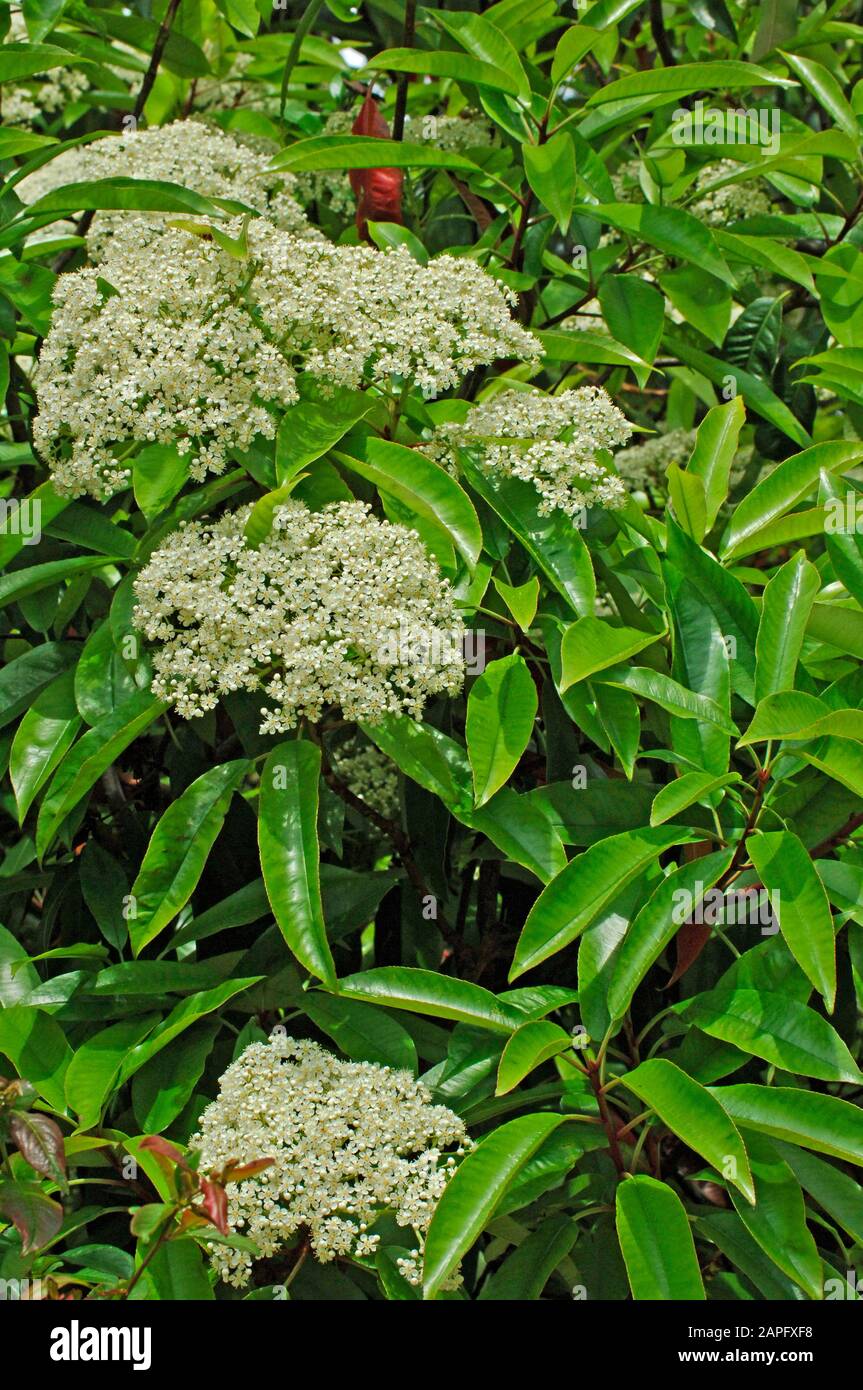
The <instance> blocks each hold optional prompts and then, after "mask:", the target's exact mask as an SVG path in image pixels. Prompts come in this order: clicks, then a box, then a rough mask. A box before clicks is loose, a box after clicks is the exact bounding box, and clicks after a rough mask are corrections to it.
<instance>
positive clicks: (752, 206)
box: [690, 159, 771, 227]
mask: <svg viewBox="0 0 863 1390" xmlns="http://www.w3.org/2000/svg"><path fill="white" fill-rule="evenodd" d="M740 167H741V166H740V165H739V164H737V163H735V161H734V160H733V159H721V160H719V162H718V163H717V164H709V165H707V166H706V167H705V168H704V169H702V170H701V172H700V173H699V175H698V178H697V179H696V180H695V187H696V190H699V191H700V190H701V189H702V188H703V187H704V185H705V184H708V183H712V182H713V181H714V179H719V178H725V177H727V175H729V174H736V173H738V172H739V171H740ZM770 206H771V204H770V198H769V197H768V195H767V192H766V190H765V187H764V183H763V181H762V180H761V179H755V180H751V181H749V182H746V183H727V184H725V185H724V187H722V188H713V189H711V190H709V191H708V192H707V193H704V194H702V196H701V197H700V198H699V199H698V200H697V202H695V203H693V205H692V207H691V208H690V211H691V212H692V213H693V215H694V216H695V217H697V218H699V220H700V221H702V222H705V223H706V224H707V226H708V227H726V226H727V225H728V224H729V223H730V222H740V221H741V220H742V219H743V218H744V217H757V216H759V215H760V214H761V213H765V212H769V211H770Z"/></svg>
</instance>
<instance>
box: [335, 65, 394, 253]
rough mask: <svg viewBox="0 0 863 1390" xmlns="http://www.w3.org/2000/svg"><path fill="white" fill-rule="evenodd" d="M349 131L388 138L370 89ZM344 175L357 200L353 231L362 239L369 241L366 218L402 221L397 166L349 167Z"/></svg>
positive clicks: (379, 138)
mask: <svg viewBox="0 0 863 1390" xmlns="http://www.w3.org/2000/svg"><path fill="white" fill-rule="evenodd" d="M351 133H352V134H353V135H370V136H373V137H374V138H375V139H378V140H389V139H390V131H389V126H388V125H387V123H386V121H385V120H384V118H383V116H382V115H381V113H380V111H379V110H378V104H377V102H376V101H375V99H374V97H373V96H372V94H371V92H369V93H368V95H367V96H366V99H365V101H364V102H363V104H362V106H361V107H360V111H359V115H358V116H357V119H356V120H355V121H354V124H353V126H352V128H351ZM348 175H349V177H350V180H351V188H352V189H353V190H354V196H355V197H356V200H357V231H358V233H359V235H360V237H361V238H363V240H365V241H368V240H369V235H368V223H369V222H370V221H371V222H399V223H400V222H402V220H403V219H402V171H401V169H349V170H348Z"/></svg>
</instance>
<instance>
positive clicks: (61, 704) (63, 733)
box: [7, 668, 81, 822]
mask: <svg viewBox="0 0 863 1390" xmlns="http://www.w3.org/2000/svg"><path fill="white" fill-rule="evenodd" d="M7 669H8V668H7ZM80 726H81V719H80V717H79V715H78V711H77V709H76V707H75V693H74V674H73V672H72V671H69V670H67V671H65V672H64V673H63V675H61V676H58V677H57V679H56V680H54V681H52V682H51V684H50V685H49V686H47V687H46V689H45V690H43V691H42V693H41V695H39V696H38V698H37V699H36V700H35V701H34V702H33V704H32V705H31V707H30V709H28V711H27V713H26V714H25V715H24V718H23V719H22V720H21V723H20V724H19V725H18V728H17V730H16V732H15V737H14V739H13V740H12V747H11V749H10V753H9V778H10V781H11V783H12V786H13V788H14V790H15V800H16V801H17V803H18V819H19V822H20V821H23V819H24V817H25V816H26V814H27V812H28V810H29V808H30V806H31V805H32V803H33V800H34V798H35V797H36V796H37V795H38V794H39V792H40V790H41V788H42V787H43V786H44V785H45V783H46V782H47V780H48V778H49V777H50V776H51V773H52V772H53V771H54V769H55V767H56V766H57V764H58V763H59V762H60V760H61V758H62V757H63V756H64V754H65V753H66V752H67V750H68V749H69V748H70V746H71V744H72V742H73V740H74V738H75V735H76V733H77V732H78V729H79V728H80Z"/></svg>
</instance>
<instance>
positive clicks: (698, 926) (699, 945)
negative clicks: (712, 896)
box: [665, 922, 713, 989]
mask: <svg viewBox="0 0 863 1390" xmlns="http://www.w3.org/2000/svg"><path fill="white" fill-rule="evenodd" d="M712 931H713V927H712V925H711V924H710V923H708V922H684V924H683V926H682V927H681V928H680V931H679V932H678V933H677V935H676V936H675V938H674V942H675V945H676V946H677V964H676V965H675V967H674V974H673V975H672V976H671V978H670V979H669V981H668V984H667V985H666V986H665V988H666V989H670V988H671V986H672V985H673V984H676V983H677V981H678V980H679V979H680V977H681V975H685V974H686V972H687V970H688V969H689V967H690V965H694V964H695V962H696V961H697V960H698V957H699V956H700V955H701V952H702V951H703V950H704V948H705V946H706V945H707V943H708V941H709V940H710V936H711V933H712Z"/></svg>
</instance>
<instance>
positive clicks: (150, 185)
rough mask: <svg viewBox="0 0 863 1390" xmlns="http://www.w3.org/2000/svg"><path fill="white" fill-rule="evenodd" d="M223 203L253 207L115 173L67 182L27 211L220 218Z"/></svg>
mask: <svg viewBox="0 0 863 1390" xmlns="http://www.w3.org/2000/svg"><path fill="white" fill-rule="evenodd" d="M222 204H224V205H225V206H226V207H229V208H230V209H231V210H232V211H251V209H247V208H246V207H245V204H243V203H240V202H236V201H233V200H230V201H229V200H226V199H222V198H219V199H211V198H204V197H202V195H201V194H200V193H193V192H192V190H191V189H189V188H183V187H182V185H181V184H178V183H169V182H167V181H166V180H164V179H132V178H125V177H121V176H120V175H118V174H114V175H113V176H112V177H111V178H107V179H91V180H88V181H86V182H84V183H64V184H63V185H62V186H61V187H60V188H54V189H52V190H51V192H50V193H43V195H42V196H41V198H37V199H36V200H35V201H34V202H32V203H30V204H29V205H28V208H27V214H28V216H29V217H35V216H37V215H40V214H42V213H45V212H58V213H70V212H103V211H104V212H124V211H125V212H194V213H198V214H199V215H201V216H204V217H214V218H217V219H218V218H223V217H224V216H225V213H224V212H223V211H222Z"/></svg>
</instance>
